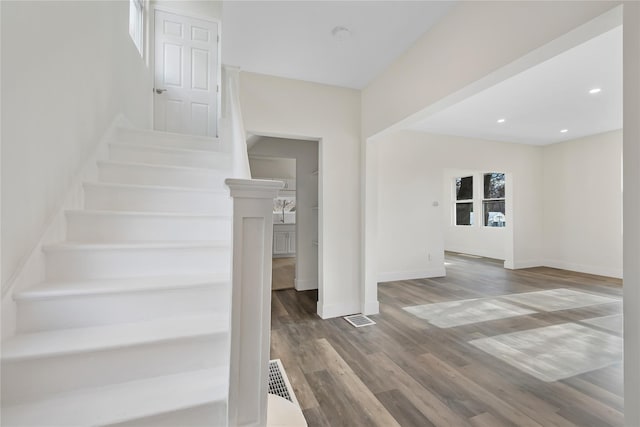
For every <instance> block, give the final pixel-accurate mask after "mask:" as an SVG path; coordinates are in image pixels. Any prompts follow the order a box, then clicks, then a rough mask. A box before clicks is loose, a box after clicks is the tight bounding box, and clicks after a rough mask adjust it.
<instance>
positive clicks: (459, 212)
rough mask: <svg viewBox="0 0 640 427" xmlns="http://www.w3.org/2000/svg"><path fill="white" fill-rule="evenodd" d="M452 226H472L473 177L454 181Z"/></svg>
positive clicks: (464, 177)
mask: <svg viewBox="0 0 640 427" xmlns="http://www.w3.org/2000/svg"><path fill="white" fill-rule="evenodd" d="M453 212H454V222H453V223H454V224H455V225H473V176H463V177H459V178H456V179H455V200H454V210H453Z"/></svg>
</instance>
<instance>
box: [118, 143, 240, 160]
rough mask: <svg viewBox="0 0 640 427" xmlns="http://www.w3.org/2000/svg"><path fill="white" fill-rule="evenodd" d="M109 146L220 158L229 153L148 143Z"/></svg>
mask: <svg viewBox="0 0 640 427" xmlns="http://www.w3.org/2000/svg"><path fill="white" fill-rule="evenodd" d="M109 145H112V146H115V147H125V148H141V149H145V150H157V151H167V152H173V153H193V154H199V155H208V154H215V155H216V156H220V157H230V155H229V153H226V152H223V151H212V150H198V149H195V148H181V147H173V146H166V145H154V144H149V143H142V144H141V143H139V142H111V143H109Z"/></svg>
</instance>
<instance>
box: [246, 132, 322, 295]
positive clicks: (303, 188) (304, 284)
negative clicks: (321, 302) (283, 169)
mask: <svg viewBox="0 0 640 427" xmlns="http://www.w3.org/2000/svg"><path fill="white" fill-rule="evenodd" d="M249 155H250V156H278V157H289V158H294V159H296V160H295V167H296V171H295V175H294V176H295V177H296V258H297V259H296V278H295V282H294V285H295V288H296V290H299V291H306V290H309V289H317V288H318V246H316V245H314V244H313V241H314V240H317V239H318V234H317V230H318V228H317V227H318V212H317V211H314V209H313V207H314V206H318V175H314V174H313V172H314V171H316V170H318V141H301V140H295V139H283V138H261V139H260V140H259V141H258V142H257V143H256V144H255V145H254V146H253V147H252V148H251V149H250V150H249ZM257 160H266V159H255V158H250V160H249V161H250V163H251V173H252V176H253V172H254V170H253V165H254V164H255V162H256V161H257ZM274 175H275V174H274ZM257 176H258V177H259V175H257ZM265 177H269V175H266V176H265ZM273 178H282V177H281V176H273Z"/></svg>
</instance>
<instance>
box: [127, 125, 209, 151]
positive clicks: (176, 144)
mask: <svg viewBox="0 0 640 427" xmlns="http://www.w3.org/2000/svg"><path fill="white" fill-rule="evenodd" d="M117 138H118V141H119V142H121V143H123V144H127V143H132V144H142V145H159V146H162V147H172V148H185V149H190V150H212V151H218V150H220V140H219V139H217V138H215V139H214V138H200V137H197V136H196V137H193V136H190V135H171V134H165V133H149V132H144V131H138V130H130V129H119V130H118V133H117Z"/></svg>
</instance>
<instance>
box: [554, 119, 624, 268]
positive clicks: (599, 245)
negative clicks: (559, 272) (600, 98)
mask: <svg viewBox="0 0 640 427" xmlns="http://www.w3.org/2000/svg"><path fill="white" fill-rule="evenodd" d="M543 158H544V181H543V182H544V190H543V191H544V210H543V211H544V260H543V263H544V264H545V265H548V266H551V267H557V268H563V269H567V270H574V271H581V272H585V273H592V274H601V275H605V276H613V277H622V182H621V181H622V170H621V168H622V131H615V132H607V133H604V134H600V135H594V136H591V137H587V138H580V139H576V140H572V141H567V142H562V143H559V144H553V145H548V146H545V147H544V150H543Z"/></svg>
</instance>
